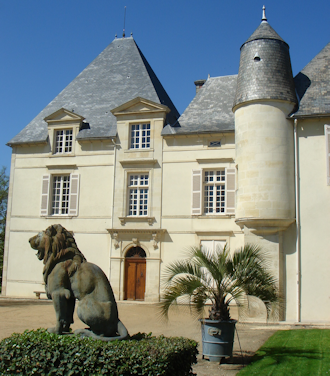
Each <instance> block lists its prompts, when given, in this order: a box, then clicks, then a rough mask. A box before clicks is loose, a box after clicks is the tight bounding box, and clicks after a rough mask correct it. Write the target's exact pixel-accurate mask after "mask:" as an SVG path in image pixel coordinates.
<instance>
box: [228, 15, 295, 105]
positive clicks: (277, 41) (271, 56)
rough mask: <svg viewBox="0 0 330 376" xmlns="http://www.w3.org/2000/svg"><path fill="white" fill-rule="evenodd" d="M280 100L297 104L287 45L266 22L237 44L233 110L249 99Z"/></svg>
mask: <svg viewBox="0 0 330 376" xmlns="http://www.w3.org/2000/svg"><path fill="white" fill-rule="evenodd" d="M259 100H261V101H264V100H281V101H286V102H290V103H293V104H294V105H296V104H297V97H296V93H295V86H294V82H293V76H292V69H291V60H290V54H289V46H288V44H287V43H286V42H284V40H283V39H282V38H281V37H280V36H279V35H278V34H277V33H276V31H275V30H274V29H273V28H272V27H271V26H270V25H269V23H268V22H267V19H266V16H265V13H263V18H262V22H261V24H260V25H259V26H258V28H257V29H256V30H255V32H254V33H253V34H252V35H251V36H250V38H248V40H247V41H246V42H245V43H244V44H243V45H242V47H241V58H240V66H239V73H238V78H237V90H236V95H235V100H234V106H233V107H234V109H235V107H236V106H237V105H239V104H243V103H245V102H249V101H259Z"/></svg>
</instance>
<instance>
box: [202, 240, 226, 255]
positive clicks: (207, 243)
mask: <svg viewBox="0 0 330 376" xmlns="http://www.w3.org/2000/svg"><path fill="white" fill-rule="evenodd" d="M225 245H226V241H225V240H202V241H201V247H202V248H203V249H204V250H206V251H209V252H212V253H214V252H215V251H217V250H218V249H219V248H220V249H224V247H225Z"/></svg>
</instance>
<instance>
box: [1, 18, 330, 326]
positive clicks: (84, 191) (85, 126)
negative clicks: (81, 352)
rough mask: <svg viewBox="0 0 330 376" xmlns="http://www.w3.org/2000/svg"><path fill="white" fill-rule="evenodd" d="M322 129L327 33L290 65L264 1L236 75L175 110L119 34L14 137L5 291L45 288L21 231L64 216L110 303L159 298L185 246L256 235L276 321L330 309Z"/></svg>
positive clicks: (325, 127)
mask: <svg viewBox="0 0 330 376" xmlns="http://www.w3.org/2000/svg"><path fill="white" fill-rule="evenodd" d="M237 48H239V46H237ZM173 68H174V69H175V67H173ZM219 74H221V72H219ZM329 134H330V43H329V44H328V45H326V46H325V47H324V49H323V50H322V51H321V52H320V53H319V54H318V55H317V56H316V57H315V58H314V59H313V60H312V61H311V62H310V63H309V64H308V65H307V66H306V67H305V68H304V69H303V70H302V71H301V72H300V73H298V74H297V75H296V77H293V76H292V69H291V62H290V54H289V46H288V44H287V43H286V42H285V41H284V40H283V39H282V38H281V37H280V36H279V35H278V34H277V33H276V31H275V30H274V29H273V28H272V27H271V26H270V25H269V23H268V21H267V19H266V16H265V13H264V12H263V17H262V22H261V24H260V25H259V26H258V27H257V29H256V30H255V32H254V33H253V34H252V35H251V36H250V37H249V38H247V40H246V41H245V42H244V43H243V45H242V46H241V58H240V66H239V72H238V75H233V76H219V77H209V78H208V79H207V80H199V81H196V96H195V97H194V99H193V100H192V102H191V103H190V105H189V106H188V108H187V109H186V110H185V111H184V113H183V114H182V115H181V116H180V115H179V113H178V111H177V110H176V108H175V105H174V104H173V103H172V101H171V99H170V98H169V96H168V95H167V93H166V92H165V90H164V88H163V86H162V85H161V83H160V82H159V80H158V79H157V77H156V75H155V73H154V72H153V70H152V68H151V67H150V65H149V64H148V62H147V60H146V58H145V57H144V55H143V54H142V52H141V50H140V49H139V47H138V45H137V44H136V42H135V40H134V39H133V37H128V38H125V37H123V38H118V39H117V38H116V39H115V40H114V41H113V42H112V43H111V44H110V45H109V46H108V47H107V48H106V49H105V50H104V51H103V52H102V53H101V54H100V55H99V56H98V57H97V58H96V59H95V60H94V61H93V62H92V63H91V64H90V65H89V66H88V67H87V68H86V69H84V70H83V71H82V72H81V73H80V74H79V75H78V76H77V77H76V78H75V79H74V80H73V81H72V82H71V83H70V84H69V85H68V86H67V87H66V88H65V89H64V90H63V91H62V92H61V93H60V94H59V95H58V96H57V97H56V98H55V99H54V100H53V101H51V102H50V103H49V104H48V105H47V106H46V107H45V108H44V109H43V110H42V111H41V112H40V114H38V115H37V116H36V117H35V118H34V119H33V120H32V121H31V122H30V123H29V124H28V125H27V126H26V127H25V128H24V129H23V130H22V131H21V132H20V133H19V134H17V135H16V136H15V137H14V138H13V139H11V140H10V141H9V142H8V145H9V146H10V147H11V148H12V161H11V170H10V184H9V198H8V214H7V227H6V243H5V254H4V268H3V285H2V294H3V295H4V296H12V297H14V296H15V297H35V294H34V291H42V290H43V289H44V286H43V284H42V282H43V281H42V267H43V266H42V263H41V262H40V261H39V260H38V259H37V258H36V257H35V255H34V251H33V250H32V249H31V248H30V245H29V243H28V239H29V238H30V237H31V236H33V235H35V234H36V233H37V232H39V231H41V230H45V229H46V228H47V227H48V226H49V225H51V224H55V223H60V224H61V225H62V226H64V227H65V228H66V229H68V230H70V231H72V232H73V233H74V236H75V239H76V241H77V244H78V247H79V248H80V250H81V251H82V252H83V254H84V255H85V257H86V258H87V260H88V261H90V262H93V263H96V264H98V265H99V266H101V268H102V269H103V271H104V272H105V274H106V275H107V276H108V277H109V279H110V282H111V285H112V287H113V290H114V293H115V295H116V299H117V300H137V301H140V300H144V301H146V302H157V301H159V299H160V293H161V290H162V285H161V275H162V271H163V270H164V267H166V265H168V264H169V263H170V262H172V261H174V260H176V259H179V258H182V257H184V256H185V250H186V249H187V248H189V247H190V246H199V245H200V246H203V247H206V248H208V249H210V250H213V249H215V248H216V247H218V246H223V245H224V244H226V243H227V244H228V245H229V247H230V249H231V250H235V249H237V248H239V247H241V246H243V245H244V244H248V243H253V244H258V245H260V246H262V247H263V249H265V250H266V251H267V252H268V255H269V261H270V267H271V270H272V272H273V273H274V275H275V276H276V278H277V280H278V283H279V287H280V290H281V293H282V295H283V298H284V306H283V310H282V312H281V317H280V320H285V321H293V322H296V321H302V322H329V321H330V316H329V312H330V293H329V287H328V286H330V273H329V265H330V249H329V244H330V231H329V230H328V226H329V223H330V136H329Z"/></svg>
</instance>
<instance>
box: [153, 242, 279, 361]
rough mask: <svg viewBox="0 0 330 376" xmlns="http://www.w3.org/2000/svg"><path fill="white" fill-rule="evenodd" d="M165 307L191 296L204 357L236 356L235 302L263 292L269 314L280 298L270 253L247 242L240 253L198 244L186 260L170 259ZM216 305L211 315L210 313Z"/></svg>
mask: <svg viewBox="0 0 330 376" xmlns="http://www.w3.org/2000/svg"><path fill="white" fill-rule="evenodd" d="M163 281H164V284H165V286H164V291H163V294H162V299H161V303H160V308H161V313H162V314H163V315H164V316H165V317H166V318H167V317H168V311H169V308H170V307H171V306H172V305H173V304H176V303H177V301H178V299H179V298H181V297H187V298H188V301H189V305H190V306H191V309H192V311H193V313H195V314H196V315H197V316H198V317H199V318H200V321H201V324H202V342H203V357H207V358H209V360H212V361H219V362H220V361H221V359H222V358H223V357H228V356H229V357H231V356H232V352H233V342H234V334H235V324H236V320H232V319H231V317H230V303H231V302H233V301H235V302H236V304H237V305H241V304H244V301H246V299H244V298H246V297H247V296H248V295H253V296H256V297H258V298H260V299H261V300H262V301H263V302H264V303H265V305H266V308H267V315H268V316H269V314H270V312H271V311H272V309H273V306H274V304H276V303H277V302H278V300H279V296H278V289H277V283H276V280H275V279H274V277H273V276H272V275H271V273H270V272H269V271H268V269H267V263H266V258H265V253H264V252H262V250H261V249H260V248H259V247H258V246H255V245H245V246H244V247H243V248H241V249H239V250H237V251H236V252H234V253H231V252H230V251H229V248H228V247H227V246H225V247H224V248H223V249H222V248H219V249H217V250H216V251H215V252H210V251H208V250H206V249H203V248H192V249H191V250H189V251H188V257H187V258H186V259H185V260H178V261H175V262H173V263H172V264H170V265H168V266H167V268H166V269H165V271H164V275H163ZM208 305H210V309H209V317H208V318H204V315H205V307H207V306H208Z"/></svg>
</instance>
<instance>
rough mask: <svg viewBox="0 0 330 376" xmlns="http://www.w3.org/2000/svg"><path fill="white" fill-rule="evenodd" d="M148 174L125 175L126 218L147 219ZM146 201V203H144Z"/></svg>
mask: <svg viewBox="0 0 330 376" xmlns="http://www.w3.org/2000/svg"><path fill="white" fill-rule="evenodd" d="M149 188H150V174H149V172H130V173H128V175H127V216H128V217H148V213H149V202H150V197H149V193H150V189H149ZM145 201H146V202H145Z"/></svg>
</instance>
